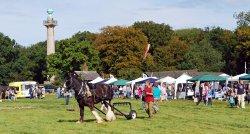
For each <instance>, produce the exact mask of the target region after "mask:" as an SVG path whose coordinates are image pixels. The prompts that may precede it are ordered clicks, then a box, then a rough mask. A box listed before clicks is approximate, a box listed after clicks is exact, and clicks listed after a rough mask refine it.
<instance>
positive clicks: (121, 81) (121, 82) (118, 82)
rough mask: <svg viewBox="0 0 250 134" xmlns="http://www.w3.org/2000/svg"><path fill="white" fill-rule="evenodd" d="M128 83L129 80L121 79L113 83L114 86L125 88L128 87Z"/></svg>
mask: <svg viewBox="0 0 250 134" xmlns="http://www.w3.org/2000/svg"><path fill="white" fill-rule="evenodd" d="M127 82H128V80H124V79H120V80H118V81H116V82H113V83H112V84H113V85H116V86H125V85H127Z"/></svg>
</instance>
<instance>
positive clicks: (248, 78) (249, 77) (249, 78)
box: [239, 74, 250, 80]
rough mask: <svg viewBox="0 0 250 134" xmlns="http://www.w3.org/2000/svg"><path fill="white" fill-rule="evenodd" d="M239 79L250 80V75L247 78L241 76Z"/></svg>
mask: <svg viewBox="0 0 250 134" xmlns="http://www.w3.org/2000/svg"><path fill="white" fill-rule="evenodd" d="M239 79H240V80H250V74H247V75H245V76H241V77H240V78H239Z"/></svg>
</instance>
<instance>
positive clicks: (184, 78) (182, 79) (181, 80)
mask: <svg viewBox="0 0 250 134" xmlns="http://www.w3.org/2000/svg"><path fill="white" fill-rule="evenodd" d="M191 78H192V77H191V76H189V75H188V74H186V73H183V74H182V75H181V76H180V77H178V78H177V79H176V83H187V82H188V81H187V80H189V79H191Z"/></svg>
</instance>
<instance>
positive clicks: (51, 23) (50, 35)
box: [43, 9, 57, 55]
mask: <svg viewBox="0 0 250 134" xmlns="http://www.w3.org/2000/svg"><path fill="white" fill-rule="evenodd" d="M53 12H54V11H53V10H52V9H48V10H47V13H48V17H47V20H44V21H43V25H44V26H46V28H47V55H50V54H53V53H55V37H54V36H55V34H54V28H55V26H56V25H57V21H56V20H54V18H53V17H52V14H53Z"/></svg>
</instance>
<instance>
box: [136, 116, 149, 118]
mask: <svg viewBox="0 0 250 134" xmlns="http://www.w3.org/2000/svg"><path fill="white" fill-rule="evenodd" d="M147 118H148V117H145V116H138V117H136V119H147Z"/></svg>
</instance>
